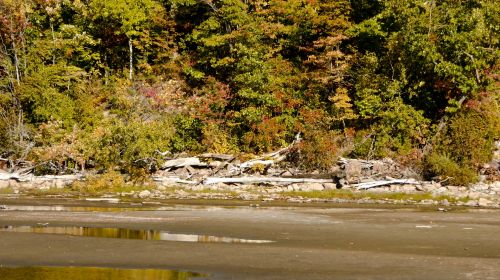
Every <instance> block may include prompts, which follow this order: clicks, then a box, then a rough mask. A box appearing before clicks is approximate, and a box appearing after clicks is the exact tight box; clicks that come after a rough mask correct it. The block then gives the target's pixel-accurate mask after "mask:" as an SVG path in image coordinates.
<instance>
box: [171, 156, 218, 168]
mask: <svg viewBox="0 0 500 280" xmlns="http://www.w3.org/2000/svg"><path fill="white" fill-rule="evenodd" d="M185 166H197V167H208V166H209V165H208V164H207V163H205V162H202V161H201V160H200V158H198V157H187V158H177V159H171V160H167V161H165V163H163V164H162V166H161V169H169V168H180V167H185Z"/></svg>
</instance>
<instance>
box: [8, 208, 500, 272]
mask: <svg viewBox="0 0 500 280" xmlns="http://www.w3.org/2000/svg"><path fill="white" fill-rule="evenodd" d="M0 204H7V206H13V205H14V204H19V205H25V206H28V205H35V204H36V205H38V206H44V205H46V204H50V205H54V204H57V205H64V204H67V205H68V206H70V207H67V208H65V207H59V208H54V207H52V208H38V209H35V208H31V210H29V211H28V209H27V208H22V207H21V208H18V209H17V210H0V227H4V226H36V225H37V224H44V225H45V226H50V227H96V228H122V229H136V230H156V231H164V232H168V233H170V234H175V235H205V236H215V237H230V238H238V239H247V240H270V241H274V242H272V243H262V244H259V243H256V244H244V243H222V242H181V241H168V240H137V239H126V238H103V237H88V236H87V237H83V236H74V235H64V234H41V233H30V232H8V231H7V232H5V231H0V265H2V266H96V267H117V268H158V269H172V270H180V271H194V272H198V273H203V274H207V275H208V276H207V279H500V211H498V210H479V209H475V210H474V209H471V210H457V211H449V212H438V211H435V209H425V210H420V209H413V208H401V209H398V208H394V207H393V208H391V209H387V208H379V207H372V208H369V207H364V208H326V207H324V206H323V207H318V206H316V207H310V208H309V207H300V208H297V207H258V208H253V207H248V206H231V207H229V206H207V205H195V206H190V205H189V204H187V203H184V205H174V204H169V205H163V206H161V207H162V208H159V209H160V210H155V209H157V207H160V206H151V205H150V206H147V207H145V208H143V207H134V208H127V206H126V205H111V204H106V203H92V204H90V203H85V202H81V201H77V202H74V201H73V202H60V201H50V202H49V201H42V202H40V200H38V201H36V202H35V201H31V202H30V201H19V203H16V200H9V201H1V200H0ZM75 206H78V207H81V206H88V207H90V206H92V207H97V208H78V207H75ZM117 206H119V209H117V208H116V207H117ZM71 207H75V208H71ZM99 207H102V208H99ZM11 209H12V208H11ZM116 210H121V211H116ZM47 223H48V224H47ZM1 278H2V277H1V275H0V279H1Z"/></svg>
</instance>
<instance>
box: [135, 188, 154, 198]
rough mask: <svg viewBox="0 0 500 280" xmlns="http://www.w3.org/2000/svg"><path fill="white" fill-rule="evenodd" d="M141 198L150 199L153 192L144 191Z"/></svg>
mask: <svg viewBox="0 0 500 280" xmlns="http://www.w3.org/2000/svg"><path fill="white" fill-rule="evenodd" d="M138 196H139V198H149V197H150V196H151V192H150V191H148V190H143V191H141V192H140V193H139V195H138Z"/></svg>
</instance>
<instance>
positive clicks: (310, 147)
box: [298, 130, 343, 170]
mask: <svg viewBox="0 0 500 280" xmlns="http://www.w3.org/2000/svg"><path fill="white" fill-rule="evenodd" d="M342 139H343V138H342V136H341V134H340V133H339V132H338V131H325V130H311V131H306V132H304V139H303V141H302V142H301V143H300V145H299V157H298V163H299V165H300V166H301V167H303V168H306V169H310V170H311V169H319V170H328V169H330V168H331V167H332V166H333V165H334V164H335V163H336V161H337V159H338V157H339V156H340V155H341V154H342V153H343V149H342Z"/></svg>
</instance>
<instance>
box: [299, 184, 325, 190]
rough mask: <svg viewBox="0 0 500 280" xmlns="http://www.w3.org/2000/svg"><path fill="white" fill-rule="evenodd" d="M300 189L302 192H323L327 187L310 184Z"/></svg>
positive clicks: (303, 185)
mask: <svg viewBox="0 0 500 280" xmlns="http://www.w3.org/2000/svg"><path fill="white" fill-rule="evenodd" d="M300 189H301V190H302V191H322V190H324V189H325V187H323V184H318V183H310V184H302V185H301V186H300Z"/></svg>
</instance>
